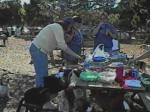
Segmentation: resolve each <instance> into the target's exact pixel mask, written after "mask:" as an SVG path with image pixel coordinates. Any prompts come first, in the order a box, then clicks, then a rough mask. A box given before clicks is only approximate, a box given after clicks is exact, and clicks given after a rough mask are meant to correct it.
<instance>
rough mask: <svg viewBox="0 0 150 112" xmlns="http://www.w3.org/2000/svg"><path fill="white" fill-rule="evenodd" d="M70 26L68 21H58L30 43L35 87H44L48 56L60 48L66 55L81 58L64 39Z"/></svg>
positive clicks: (46, 27)
mask: <svg viewBox="0 0 150 112" xmlns="http://www.w3.org/2000/svg"><path fill="white" fill-rule="evenodd" d="M71 28H72V24H71V23H70V22H69V21H60V22H57V23H53V24H49V25H47V26H45V27H44V28H43V29H42V30H41V31H40V32H39V33H38V34H37V35H36V38H34V40H33V41H32V44H31V46H30V54H31V58H32V60H33V64H34V68H35V72H36V87H43V86H44V77H46V76H48V54H49V53H50V52H52V51H53V50H55V49H56V48H60V49H61V50H63V51H64V52H65V53H67V54H68V55H71V56H73V57H75V58H77V59H81V57H80V56H79V55H78V54H76V53H75V52H73V51H72V50H71V49H70V48H69V47H67V44H66V42H65V39H64V33H66V32H69V31H70V29H71Z"/></svg>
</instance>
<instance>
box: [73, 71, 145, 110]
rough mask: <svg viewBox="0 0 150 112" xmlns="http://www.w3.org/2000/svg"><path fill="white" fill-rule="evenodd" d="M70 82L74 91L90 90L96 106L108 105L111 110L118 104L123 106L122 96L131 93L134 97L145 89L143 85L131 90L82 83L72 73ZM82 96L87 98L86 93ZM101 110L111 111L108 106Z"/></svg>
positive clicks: (108, 84)
mask: <svg viewBox="0 0 150 112" xmlns="http://www.w3.org/2000/svg"><path fill="white" fill-rule="evenodd" d="M70 80H71V82H70V86H71V87H73V88H74V89H82V90H83V91H86V90H90V91H91V92H92V93H93V92H94V94H92V97H93V98H95V99H96V101H95V102H96V103H98V105H100V106H101V104H103V105H105V104H108V103H110V104H109V106H110V105H112V107H111V108H116V107H117V105H118V104H120V103H122V104H123V101H124V100H125V99H124V98H125V97H124V95H125V94H126V93H128V92H132V93H133V94H134V95H135V94H137V93H144V92H145V87H144V86H143V85H142V86H141V87H140V88H133V87H132V88H131V87H123V86H120V85H119V84H117V83H103V82H100V81H83V80H81V79H80V78H79V77H78V76H77V75H76V74H75V73H74V72H73V73H72V76H71V79H70ZM95 92H96V94H95ZM103 92H105V95H103ZM97 93H98V94H97ZM99 93H100V94H99ZM101 93H102V94H101ZM79 94H80V93H79ZM83 94H84V96H83V97H84V98H86V97H87V96H88V95H87V93H86V92H84V93H83ZM94 95H95V96H94ZM100 100H101V101H100ZM99 102H100V103H99ZM113 106H114V107H113ZM122 106H123V105H122ZM118 107H119V106H118ZM102 108H104V109H108V108H109V109H110V110H111V108H110V107H108V106H104V107H102ZM119 108H120V107H119Z"/></svg>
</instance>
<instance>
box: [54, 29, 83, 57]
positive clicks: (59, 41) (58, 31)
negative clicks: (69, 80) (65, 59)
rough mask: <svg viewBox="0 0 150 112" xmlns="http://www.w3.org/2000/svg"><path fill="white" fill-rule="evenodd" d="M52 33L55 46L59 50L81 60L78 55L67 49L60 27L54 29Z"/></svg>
mask: <svg viewBox="0 0 150 112" xmlns="http://www.w3.org/2000/svg"><path fill="white" fill-rule="evenodd" d="M53 32H54V35H55V38H56V41H57V45H58V47H59V48H60V49H61V50H63V51H64V52H65V53H67V54H69V55H71V56H73V57H75V58H78V59H81V57H80V56H79V55H77V54H76V53H74V52H73V51H72V50H71V49H70V48H69V47H67V44H66V42H65V40H64V32H63V29H62V28H61V26H60V27H59V29H58V28H56V29H55V30H53Z"/></svg>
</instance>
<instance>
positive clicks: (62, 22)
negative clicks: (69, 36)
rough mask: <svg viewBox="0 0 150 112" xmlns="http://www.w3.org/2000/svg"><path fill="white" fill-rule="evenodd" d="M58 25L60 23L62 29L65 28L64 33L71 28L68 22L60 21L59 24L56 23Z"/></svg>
mask: <svg viewBox="0 0 150 112" xmlns="http://www.w3.org/2000/svg"><path fill="white" fill-rule="evenodd" d="M56 23H58V24H60V25H61V26H62V28H63V30H64V31H66V30H68V28H69V27H70V25H71V24H70V23H67V22H64V21H62V20H61V21H58V22H56Z"/></svg>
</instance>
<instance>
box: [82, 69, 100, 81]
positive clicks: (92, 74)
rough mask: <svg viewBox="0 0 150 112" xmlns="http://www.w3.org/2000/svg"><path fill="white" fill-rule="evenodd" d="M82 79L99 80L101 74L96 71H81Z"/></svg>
mask: <svg viewBox="0 0 150 112" xmlns="http://www.w3.org/2000/svg"><path fill="white" fill-rule="evenodd" d="M80 79H81V80H84V81H97V80H98V79H99V76H98V74H97V73H96V72H92V71H84V72H81V73H80Z"/></svg>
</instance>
